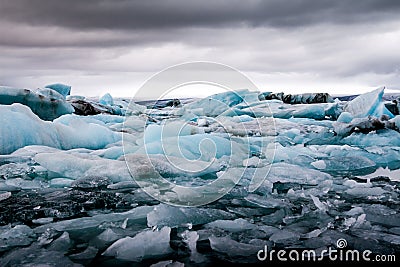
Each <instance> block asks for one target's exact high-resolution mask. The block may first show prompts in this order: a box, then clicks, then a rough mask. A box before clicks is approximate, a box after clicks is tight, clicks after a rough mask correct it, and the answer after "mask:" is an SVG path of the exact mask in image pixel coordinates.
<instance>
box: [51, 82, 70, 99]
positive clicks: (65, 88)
mask: <svg viewBox="0 0 400 267" xmlns="http://www.w3.org/2000/svg"><path fill="white" fill-rule="evenodd" d="M45 88H49V89H53V90H54V91H56V92H58V93H59V94H61V95H62V96H64V98H66V97H67V96H68V95H70V93H71V86H70V85H66V84H62V83H54V84H49V85H46V86H45Z"/></svg>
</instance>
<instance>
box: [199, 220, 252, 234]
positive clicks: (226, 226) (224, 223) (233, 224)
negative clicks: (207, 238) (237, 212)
mask: <svg viewBox="0 0 400 267" xmlns="http://www.w3.org/2000/svg"><path fill="white" fill-rule="evenodd" d="M206 227H211V228H219V229H223V230H226V231H228V232H231V233H235V232H242V231H246V230H254V229H256V228H257V226H256V225H254V224H252V223H249V222H248V221H246V220H244V219H242V218H239V219H236V220H233V221H230V220H216V221H213V222H210V223H208V224H207V225H206Z"/></svg>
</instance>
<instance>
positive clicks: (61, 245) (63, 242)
mask: <svg viewBox="0 0 400 267" xmlns="http://www.w3.org/2000/svg"><path fill="white" fill-rule="evenodd" d="M71 245H72V244H71V239H70V238H69V234H68V232H64V233H62V235H61V236H60V237H59V238H57V239H56V240H54V241H53V242H51V243H50V245H49V247H48V250H54V251H60V252H64V253H67V252H68V249H69V248H70V247H71Z"/></svg>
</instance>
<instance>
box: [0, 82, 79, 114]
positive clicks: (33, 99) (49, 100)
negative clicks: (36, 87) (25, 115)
mask: <svg viewBox="0 0 400 267" xmlns="http://www.w3.org/2000/svg"><path fill="white" fill-rule="evenodd" d="M13 103H21V104H23V105H26V106H28V107H30V108H31V110H32V111H33V112H34V113H35V114H36V115H38V116H39V117H40V118H41V119H43V120H53V119H55V118H57V117H59V116H61V115H63V114H69V113H72V112H74V108H73V107H72V106H71V105H70V104H69V103H67V102H66V101H65V99H64V97H63V96H62V95H61V94H59V93H58V92H56V91H54V90H52V89H43V90H41V91H33V90H29V89H19V88H12V87H6V86H0V104H1V105H11V104H13Z"/></svg>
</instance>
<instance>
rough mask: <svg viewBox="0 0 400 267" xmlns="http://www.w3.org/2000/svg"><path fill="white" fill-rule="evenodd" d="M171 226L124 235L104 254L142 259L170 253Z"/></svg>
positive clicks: (132, 259) (136, 259)
mask: <svg viewBox="0 0 400 267" xmlns="http://www.w3.org/2000/svg"><path fill="white" fill-rule="evenodd" d="M170 233H171V228H169V227H163V228H162V229H161V230H159V231H152V230H146V231H143V232H141V233H139V234H137V235H135V236H134V237H129V236H128V237H124V238H121V239H120V240H118V241H116V242H115V243H113V244H112V245H111V246H110V247H109V248H108V249H107V250H106V251H104V252H103V254H102V255H104V256H114V257H115V258H117V259H120V260H127V261H141V260H143V259H146V258H151V257H154V256H160V255H165V254H168V253H170V252H171V251H172V250H171V247H170V246H169V240H170Z"/></svg>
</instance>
